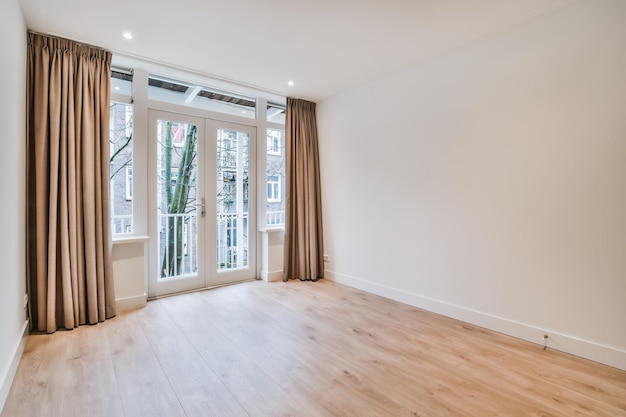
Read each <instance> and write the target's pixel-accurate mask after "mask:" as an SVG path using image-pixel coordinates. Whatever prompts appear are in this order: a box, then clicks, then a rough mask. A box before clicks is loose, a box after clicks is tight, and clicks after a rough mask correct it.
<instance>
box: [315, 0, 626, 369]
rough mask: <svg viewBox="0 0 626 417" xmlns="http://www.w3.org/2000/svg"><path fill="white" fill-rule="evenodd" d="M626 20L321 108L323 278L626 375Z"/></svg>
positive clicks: (393, 82) (582, 23) (603, 7)
mask: <svg viewBox="0 0 626 417" xmlns="http://www.w3.org/2000/svg"><path fill="white" fill-rule="evenodd" d="M624 22H626V2H625V1H623V0H594V1H592V2H586V1H581V2H576V3H574V4H573V5H570V6H568V7H566V8H563V9H560V10H558V11H555V12H552V13H550V14H547V15H544V16H541V17H538V18H535V19H533V20H531V21H527V22H524V23H522V24H520V25H518V26H516V27H514V28H510V29H508V30H506V31H504V32H501V33H499V34H497V35H494V36H491V37H489V38H485V39H482V40H480V41H477V42H475V43H473V44H471V45H467V46H465V47H463V48H458V49H456V50H454V51H451V52H448V53H446V54H443V55H441V56H439V57H437V58H435V59H433V60H431V61H429V62H428V63H425V64H422V65H420V66H419V67H416V68H412V69H410V70H406V71H404V72H402V73H398V74H395V75H393V76H389V77H387V78H384V79H381V80H378V81H375V82H372V83H370V84H367V85H364V86H362V87H359V88H356V89H353V90H351V91H348V92H345V93H343V94H341V95H339V96H336V97H334V98H331V99H328V100H326V101H323V102H321V103H319V104H318V127H319V131H320V152H321V165H322V176H323V178H322V182H323V203H324V222H325V225H324V226H325V227H324V234H325V235H324V237H325V247H326V252H327V253H328V254H329V256H330V262H329V263H327V277H330V278H331V279H336V280H337V281H340V282H344V283H347V284H349V285H353V286H356V287H359V288H362V289H366V290H368V291H371V292H374V293H378V294H381V295H385V296H388V297H391V298H395V299H398V300H401V301H404V302H407V303H411V304H414V305H417V306H421V307H424V308H427V309H430V310H433V311H436V312H440V313H443V314H447V315H450V316H453V317H457V318H460V319H462V320H465V321H469V322H473V323H476V324H479V325H482V326H485V327H489V328H492V329H495V330H498V331H502V332H505V333H509V334H512V335H515V336H518V337H521V338H525V339H527V340H531V341H534V342H537V343H543V339H542V336H543V334H544V333H547V334H548V335H549V339H548V345H549V346H551V347H553V348H556V349H559V350H564V351H568V352H572V353H575V354H578V355H581V356H584V357H587V358H590V359H594V360H597V361H600V362H604V363H608V364H610V365H613V366H616V367H619V368H622V369H626V301H625V298H624V297H625V295H626V24H624ZM355 71H358V69H355Z"/></svg>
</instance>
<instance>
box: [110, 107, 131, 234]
mask: <svg viewBox="0 0 626 417" xmlns="http://www.w3.org/2000/svg"><path fill="white" fill-rule="evenodd" d="M109 181H110V184H109V200H110V204H111V206H110V207H111V228H112V233H113V234H114V235H120V234H128V233H132V232H133V106H132V105H130V104H124V103H115V102H112V103H111V111H110V119H109Z"/></svg>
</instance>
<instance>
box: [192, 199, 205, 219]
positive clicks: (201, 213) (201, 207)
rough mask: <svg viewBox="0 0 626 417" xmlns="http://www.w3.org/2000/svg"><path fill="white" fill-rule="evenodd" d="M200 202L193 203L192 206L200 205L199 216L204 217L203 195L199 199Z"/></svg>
mask: <svg viewBox="0 0 626 417" xmlns="http://www.w3.org/2000/svg"><path fill="white" fill-rule="evenodd" d="M200 202H201V203H200V204H194V206H196V207H200V216H201V217H204V215H205V214H206V204H205V201H204V197H202V198H201V199H200Z"/></svg>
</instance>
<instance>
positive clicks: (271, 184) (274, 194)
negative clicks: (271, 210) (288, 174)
mask: <svg viewBox="0 0 626 417" xmlns="http://www.w3.org/2000/svg"><path fill="white" fill-rule="evenodd" d="M281 200H282V198H281V195H280V177H279V176H278V175H272V176H269V177H267V201H268V202H269V203H276V202H279V201H281Z"/></svg>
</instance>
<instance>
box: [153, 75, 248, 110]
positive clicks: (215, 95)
mask: <svg viewBox="0 0 626 417" xmlns="http://www.w3.org/2000/svg"><path fill="white" fill-rule="evenodd" d="M148 98H149V99H150V100H156V101H162V102H166V103H172V104H179V105H182V106H189V107H194V108H197V109H203V110H209V111H214V112H218V113H225V114H232V115H235V116H240V117H246V118H249V119H255V118H256V99H254V98H252V97H246V96H242V95H239V94H234V93H229V92H224V91H219V90H216V89H212V88H208V87H204V86H199V85H195V84H192V83H189V82H185V81H179V80H171V79H168V78H165V77H160V76H156V75H151V76H150V78H149V79H148Z"/></svg>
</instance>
